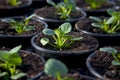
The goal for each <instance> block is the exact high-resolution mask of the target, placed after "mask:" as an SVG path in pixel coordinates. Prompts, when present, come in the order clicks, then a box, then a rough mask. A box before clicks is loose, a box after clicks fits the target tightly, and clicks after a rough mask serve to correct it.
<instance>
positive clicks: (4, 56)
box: [0, 45, 27, 80]
mask: <svg viewBox="0 0 120 80" xmlns="http://www.w3.org/2000/svg"><path fill="white" fill-rule="evenodd" d="M20 49H21V45H20V46H17V47H15V48H13V49H11V50H10V51H0V69H3V70H0V78H5V77H7V79H8V80H9V79H12V80H16V79H19V78H21V77H23V76H26V75H27V74H26V73H23V72H20V70H18V69H16V67H17V66H20V65H21V64H22V59H21V57H20V56H19V54H18V51H19V50H20ZM3 80H4V79H3ZM5 80H6V78H5Z"/></svg>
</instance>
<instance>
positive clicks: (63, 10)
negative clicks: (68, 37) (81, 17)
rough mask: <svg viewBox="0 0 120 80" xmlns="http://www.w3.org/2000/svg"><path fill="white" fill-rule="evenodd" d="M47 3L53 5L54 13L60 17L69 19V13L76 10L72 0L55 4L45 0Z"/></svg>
mask: <svg viewBox="0 0 120 80" xmlns="http://www.w3.org/2000/svg"><path fill="white" fill-rule="evenodd" d="M47 3H48V4H50V5H53V6H54V8H55V9H56V14H58V15H60V19H62V20H68V19H70V13H71V12H72V11H74V10H76V4H75V2H74V0H64V1H63V2H60V3H58V4H55V2H53V1H52V0H47Z"/></svg>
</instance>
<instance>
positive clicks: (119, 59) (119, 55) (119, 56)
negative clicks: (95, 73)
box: [100, 47, 120, 65]
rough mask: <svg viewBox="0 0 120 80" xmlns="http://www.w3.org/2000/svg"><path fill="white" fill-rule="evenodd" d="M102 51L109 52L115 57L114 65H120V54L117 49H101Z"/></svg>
mask: <svg viewBox="0 0 120 80" xmlns="http://www.w3.org/2000/svg"><path fill="white" fill-rule="evenodd" d="M100 51H103V52H107V53H109V54H111V55H112V56H113V58H114V60H113V61H112V64H113V65H120V53H118V51H117V50H116V49H115V48H111V47H103V48H100Z"/></svg>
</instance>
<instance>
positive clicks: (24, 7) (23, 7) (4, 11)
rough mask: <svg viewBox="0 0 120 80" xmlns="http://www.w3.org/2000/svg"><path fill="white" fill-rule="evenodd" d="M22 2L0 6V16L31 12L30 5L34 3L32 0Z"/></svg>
mask: <svg viewBox="0 0 120 80" xmlns="http://www.w3.org/2000/svg"><path fill="white" fill-rule="evenodd" d="M21 1H23V3H22V4H20V5H18V6H8V5H5V7H1V8H0V12H1V13H0V17H1V18H3V17H11V16H20V15H21V16H22V15H26V14H28V13H30V12H31V11H30V5H31V4H32V0H21Z"/></svg>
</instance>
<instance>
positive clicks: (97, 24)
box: [91, 23, 101, 28]
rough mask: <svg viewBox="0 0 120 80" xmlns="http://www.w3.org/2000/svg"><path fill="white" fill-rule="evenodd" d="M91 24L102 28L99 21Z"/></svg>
mask: <svg viewBox="0 0 120 80" xmlns="http://www.w3.org/2000/svg"><path fill="white" fill-rule="evenodd" d="M91 25H92V26H93V27H96V28H101V25H100V24H99V23H92V24H91Z"/></svg>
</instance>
